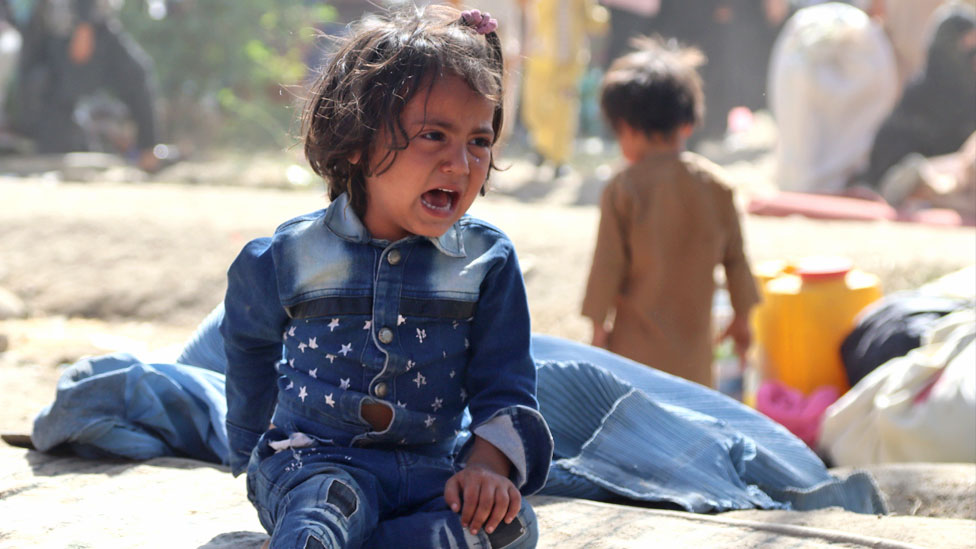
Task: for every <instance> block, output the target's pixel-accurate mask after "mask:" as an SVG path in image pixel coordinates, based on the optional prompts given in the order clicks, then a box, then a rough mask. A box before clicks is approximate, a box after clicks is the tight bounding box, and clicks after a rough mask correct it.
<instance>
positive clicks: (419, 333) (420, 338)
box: [417, 328, 427, 343]
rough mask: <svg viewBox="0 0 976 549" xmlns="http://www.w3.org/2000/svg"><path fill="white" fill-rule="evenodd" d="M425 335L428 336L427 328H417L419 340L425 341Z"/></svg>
mask: <svg viewBox="0 0 976 549" xmlns="http://www.w3.org/2000/svg"><path fill="white" fill-rule="evenodd" d="M425 337H427V330H421V329H420V328H417V340H419V341H420V342H421V343H423V342H424V338H425Z"/></svg>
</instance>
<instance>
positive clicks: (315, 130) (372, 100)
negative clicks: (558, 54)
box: [302, 5, 504, 217]
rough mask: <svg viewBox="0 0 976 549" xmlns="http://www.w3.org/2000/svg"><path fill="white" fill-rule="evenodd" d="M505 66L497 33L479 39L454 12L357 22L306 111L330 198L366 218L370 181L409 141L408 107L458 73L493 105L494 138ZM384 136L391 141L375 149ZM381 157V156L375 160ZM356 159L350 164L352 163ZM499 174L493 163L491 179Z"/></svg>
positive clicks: (308, 135) (311, 152) (432, 10)
mask: <svg viewBox="0 0 976 549" xmlns="http://www.w3.org/2000/svg"><path fill="white" fill-rule="evenodd" d="M502 63H503V61H502V50H501V43H500V41H499V39H498V35H497V34H495V33H494V32H490V33H488V34H485V35H480V34H478V33H477V32H476V31H475V30H474V28H472V27H470V26H468V25H466V24H464V23H462V22H461V12H460V11H458V10H457V9H455V8H452V7H450V6H443V5H431V6H428V7H427V8H425V9H422V10H421V9H417V8H408V9H403V10H394V11H390V12H387V13H386V14H384V15H383V16H367V17H366V18H364V19H363V20H362V21H360V22H359V23H357V24H354V25H353V26H352V28H351V29H350V33H349V37H348V38H345V39H342V42H341V43H340V46H339V48H338V51H336V52H335V54H334V55H333V56H332V58H331V59H330V60H329V62H328V63H327V64H326V65H325V67H324V68H323V70H322V72H321V73H320V74H319V76H318V78H317V79H316V81H315V83H314V84H313V86H312V88H311V90H310V94H309V99H308V101H307V102H306V104H305V109H304V111H303V113H302V133H304V135H305V156H306V157H307V158H308V161H309V163H310V164H311V166H312V169H313V170H314V171H315V173H317V174H319V175H321V176H322V177H323V178H324V179H325V180H326V183H327V184H328V188H329V198H330V199H333V200H334V199H335V198H336V197H338V196H339V195H340V194H342V193H343V192H347V193H349V199H350V204H351V205H352V207H353V211H355V212H356V213H357V214H358V215H359V216H360V217H362V216H363V215H365V212H366V201H367V196H366V177H367V176H370V175H374V174H381V173H383V172H384V171H386V170H387V169H389V167H390V165H392V163H393V162H394V161H395V160H396V156H397V153H398V151H402V150H403V149H405V148H406V147H407V144H408V142H409V140H410V138H411V137H412V136H410V135H407V132H406V129H405V128H404V127H403V124H402V123H401V120H400V115H401V114H402V112H403V108H404V106H405V105H406V104H407V102H409V101H410V100H411V99H412V98H413V97H414V96H416V94H417V93H419V92H421V91H427V92H429V91H430V89H431V88H432V87H433V86H434V84H435V83H436V82H437V80H438V79H439V78H441V77H444V76H448V75H456V76H458V77H460V78H461V79H462V80H464V81H465V82H466V83H467V84H468V86H470V87H471V89H472V90H474V91H475V92H477V93H479V94H481V95H482V96H484V97H486V98H488V99H489V100H490V101H492V102H494V104H495V112H494V115H493V118H492V124H491V125H492V129H493V130H494V131H495V139H497V138H498V136H499V135H500V134H501V127H502V119H503V116H504V111H503V108H502V72H503V66H502ZM381 130H382V131H385V134H386V135H387V136H389V142H388V143H386V144H384V145H386V146H385V147H373V146H372V145H374V144H375V143H374V142H375V139H376V137H377V134H378V132H380V131H381ZM377 145H378V144H377ZM384 149H385V152H383V151H384ZM376 152H379V154H382V158H380V159H374V158H372V155H373V154H374V153H376ZM357 154H358V155H359V156H358V158H357V161H356V163H355V164H353V163H352V162H350V157H353V156H354V155H357ZM494 168H496V166H495V164H494V160H492V162H491V164H490V166H489V171H488V173H489V174H490V173H491V169H494ZM482 192H484V189H482Z"/></svg>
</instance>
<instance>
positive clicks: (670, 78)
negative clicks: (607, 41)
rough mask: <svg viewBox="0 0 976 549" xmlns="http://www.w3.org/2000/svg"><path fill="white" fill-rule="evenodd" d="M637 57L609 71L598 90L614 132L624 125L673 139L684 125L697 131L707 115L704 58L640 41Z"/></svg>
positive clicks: (667, 45) (655, 41) (692, 51)
mask: <svg viewBox="0 0 976 549" xmlns="http://www.w3.org/2000/svg"><path fill="white" fill-rule="evenodd" d="M632 44H633V46H634V47H635V48H636V51H633V52H631V53H628V54H626V55H624V56H622V57H620V58H618V59H617V60H616V61H614V62H613V63H612V64H611V65H610V68H609V69H607V73H606V75H605V76H604V77H603V85H602V86H601V89H600V108H601V109H602V110H603V116H604V117H605V118H606V119H607V122H609V124H610V125H611V127H613V128H617V126H618V125H619V124H620V123H621V122H625V123H626V124H627V125H629V126H630V127H632V128H634V129H636V130H639V131H642V132H644V133H645V134H648V135H650V134H661V135H670V134H671V133H673V132H674V131H675V130H676V129H677V128H679V127H680V126H682V125H684V124H692V125H697V124H698V123H700V122H701V121H702V119H703V117H704V115H705V96H704V93H703V92H702V81H701V77H700V76H699V75H698V72H697V70H696V69H697V68H698V67H699V66H700V65H701V64H702V63H703V62H704V60H705V57H704V55H702V53H701V52H700V51H699V50H697V49H694V48H681V47H679V46H678V45H677V44H676V43H675V42H674V41H671V42H668V43H664V42H663V41H662V40H661V39H660V38H648V37H640V38H637V39H635V40H633V41H632Z"/></svg>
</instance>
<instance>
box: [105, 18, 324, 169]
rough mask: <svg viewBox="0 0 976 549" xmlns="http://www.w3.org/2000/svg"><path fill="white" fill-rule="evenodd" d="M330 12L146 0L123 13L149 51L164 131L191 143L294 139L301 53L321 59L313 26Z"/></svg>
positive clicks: (259, 143) (284, 142)
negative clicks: (156, 83)
mask: <svg viewBox="0 0 976 549" xmlns="http://www.w3.org/2000/svg"><path fill="white" fill-rule="evenodd" d="M147 7H148V16H147ZM335 17H336V11H335V9H334V8H333V7H332V6H330V5H327V4H325V3H321V2H314V1H310V0H277V1H275V2H267V1H265V0H234V1H227V0H225V1H213V0H204V1H198V0H168V1H164V0H147V2H145V3H144V2H126V3H125V5H124V6H123V7H122V9H121V13H120V18H121V20H122V22H123V24H124V26H125V27H126V29H127V30H128V32H129V33H131V34H132V36H133V37H134V38H135V40H136V41H137V42H139V44H140V45H141V46H142V47H143V48H144V49H145V50H146V52H148V53H149V55H150V56H151V57H152V58H153V61H154V64H155V72H156V78H157V80H158V86H159V96H160V99H161V101H162V103H163V105H161V108H162V109H161V110H162V116H161V126H162V132H161V133H162V134H163V136H164V138H165V139H169V140H171V141H173V142H175V143H177V144H178V145H179V146H180V148H182V149H184V150H187V149H192V150H194V151H200V149H201V148H206V147H209V146H212V145H216V146H232V147H234V148H248V149H257V148H264V147H269V146H273V147H277V148H284V147H287V146H289V145H291V144H292V143H293V137H292V135H293V132H292V131H291V130H292V129H293V124H294V123H295V122H296V120H297V116H296V115H295V109H294V104H295V98H296V96H297V95H300V91H299V90H301V84H302V82H303V80H304V79H305V77H306V74H307V73H308V67H307V61H311V62H312V63H317V62H318V61H319V59H320V57H321V50H319V49H318V48H317V46H316V44H317V43H319V32H318V30H317V29H318V28H320V27H321V26H322V25H323V24H325V23H327V22H329V21H332V20H333V19H335Z"/></svg>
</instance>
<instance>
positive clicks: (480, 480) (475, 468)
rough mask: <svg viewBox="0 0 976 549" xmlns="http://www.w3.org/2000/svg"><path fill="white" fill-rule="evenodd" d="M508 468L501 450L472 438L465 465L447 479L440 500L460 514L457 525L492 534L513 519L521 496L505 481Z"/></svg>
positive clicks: (520, 501) (477, 437) (477, 438)
mask: <svg viewBox="0 0 976 549" xmlns="http://www.w3.org/2000/svg"><path fill="white" fill-rule="evenodd" d="M511 467H512V464H511V462H509V461H508V458H507V457H505V454H503V453H502V452H501V450H499V449H498V448H495V447H494V446H493V445H492V444H491V443H490V442H488V441H486V440H485V439H483V438H481V437H479V436H477V435H475V440H474V447H473V448H472V449H471V455H470V456H469V457H468V464H467V466H465V468H464V469H463V470H461V471H459V472H457V473H455V474H454V476H452V477H451V478H449V479H447V484H445V485H444V500H445V501H447V505H448V506H450V508H451V510H452V511H454V512H455V513H457V512H458V511H460V512H461V526H463V527H465V528H467V529H469V530H470V531H471V533H472V534H477V533H478V530H479V529H480V528H481V527H482V526H484V528H485V532H487V533H489V534H490V533H492V532H494V531H495V528H497V527H498V524H499V523H500V522H501V521H503V520H504V521H505V524H508V523H510V522H512V521H513V520H515V516H516V515H517V514H518V512H519V509H521V508H522V494H520V493H519V491H518V489H517V488H516V487H515V484H513V483H512V481H511V480H509V479H508V473H509V471H510V470H511ZM462 502H463V508H462Z"/></svg>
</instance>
